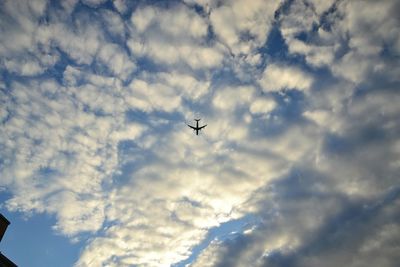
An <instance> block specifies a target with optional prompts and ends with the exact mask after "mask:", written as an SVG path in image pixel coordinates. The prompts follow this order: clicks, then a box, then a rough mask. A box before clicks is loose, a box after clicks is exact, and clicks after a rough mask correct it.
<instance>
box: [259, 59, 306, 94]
mask: <svg viewBox="0 0 400 267" xmlns="http://www.w3.org/2000/svg"><path fill="white" fill-rule="evenodd" d="M312 83H313V78H312V77H311V76H310V75H309V74H308V73H306V72H304V71H302V70H301V69H299V68H296V67H291V66H280V65H276V64H270V65H267V68H266V69H265V71H264V73H263V74H262V77H261V79H260V85H261V87H262V89H263V91H266V92H274V91H280V90H282V89H297V90H301V91H308V90H309V89H310V87H311V85H312Z"/></svg>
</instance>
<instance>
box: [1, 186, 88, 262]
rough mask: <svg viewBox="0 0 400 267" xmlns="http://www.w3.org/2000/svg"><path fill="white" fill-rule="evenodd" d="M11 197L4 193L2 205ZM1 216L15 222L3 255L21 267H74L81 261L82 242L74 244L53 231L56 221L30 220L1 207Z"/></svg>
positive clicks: (49, 218) (36, 217) (3, 243)
mask: <svg viewBox="0 0 400 267" xmlns="http://www.w3.org/2000/svg"><path fill="white" fill-rule="evenodd" d="M10 197H11V195H10V194H9V193H8V192H6V191H0V203H1V204H3V203H4V202H5V201H7V199H9V198H10ZM0 212H1V213H2V214H3V215H4V216H5V217H6V218H7V219H8V220H9V221H10V222H11V224H10V225H9V226H8V229H7V231H6V233H5V235H4V237H3V240H2V241H1V243H0V250H1V252H2V253H3V254H4V255H5V256H7V257H8V258H9V259H10V260H12V261H13V262H14V263H16V264H17V265H18V266H29V267H44V266H57V267H70V266H73V264H74V262H75V261H76V260H77V259H78V256H79V252H80V250H81V247H82V245H83V243H82V242H77V243H74V244H73V243H71V241H69V239H68V238H67V237H65V236H61V235H58V234H56V233H55V232H54V230H52V226H53V225H55V224H56V219H55V218H54V217H52V216H49V215H46V214H32V215H31V216H29V217H27V216H26V215H23V214H21V213H20V212H10V211H8V210H6V209H5V208H4V206H3V205H2V206H0Z"/></svg>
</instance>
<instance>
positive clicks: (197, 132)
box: [187, 119, 207, 135]
mask: <svg viewBox="0 0 400 267" xmlns="http://www.w3.org/2000/svg"><path fill="white" fill-rule="evenodd" d="M194 120H195V121H196V127H195V126H192V125H189V124H188V125H187V126H189V127H190V128H192V129H193V130H195V131H196V135H199V131H201V129H203V128H204V127H206V126H207V124H205V125H203V126H200V127H199V120H200V119H194Z"/></svg>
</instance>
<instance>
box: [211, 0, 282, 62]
mask: <svg viewBox="0 0 400 267" xmlns="http://www.w3.org/2000/svg"><path fill="white" fill-rule="evenodd" d="M278 5H279V1H270V2H266V1H258V0H257V1H252V4H251V5H249V4H248V2H246V1H229V2H226V3H224V4H221V5H219V6H215V7H214V6H213V7H212V8H211V14H210V21H211V24H212V26H213V29H214V32H215V34H216V35H217V37H218V38H219V39H220V41H221V42H222V43H224V44H225V45H227V46H228V47H229V49H230V50H231V52H232V53H233V54H235V55H238V54H245V55H247V54H251V53H252V52H253V50H254V49H256V48H257V47H260V46H262V45H263V44H264V43H265V41H266V39H267V36H268V33H269V30H270V27H271V24H272V20H273V17H274V12H275V10H276V9H277V8H278Z"/></svg>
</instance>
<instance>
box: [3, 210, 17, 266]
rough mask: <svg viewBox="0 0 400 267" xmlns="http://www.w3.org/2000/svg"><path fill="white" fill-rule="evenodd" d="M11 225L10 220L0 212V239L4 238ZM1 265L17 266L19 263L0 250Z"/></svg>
mask: <svg viewBox="0 0 400 267" xmlns="http://www.w3.org/2000/svg"><path fill="white" fill-rule="evenodd" d="M9 225H10V222H9V221H8V220H7V219H6V217H4V216H3V214H1V213H0V241H1V239H3V235H4V233H5V232H6V230H7V227H8V226H9ZM0 267H17V265H16V264H15V263H13V262H12V261H10V260H9V259H8V258H7V257H6V256H4V255H3V254H2V253H1V252H0Z"/></svg>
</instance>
